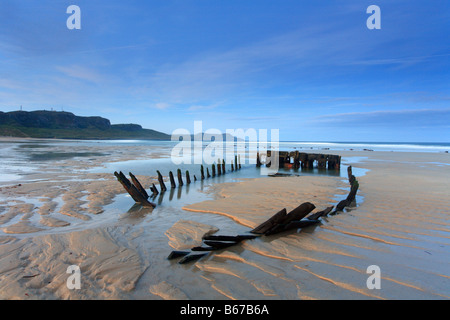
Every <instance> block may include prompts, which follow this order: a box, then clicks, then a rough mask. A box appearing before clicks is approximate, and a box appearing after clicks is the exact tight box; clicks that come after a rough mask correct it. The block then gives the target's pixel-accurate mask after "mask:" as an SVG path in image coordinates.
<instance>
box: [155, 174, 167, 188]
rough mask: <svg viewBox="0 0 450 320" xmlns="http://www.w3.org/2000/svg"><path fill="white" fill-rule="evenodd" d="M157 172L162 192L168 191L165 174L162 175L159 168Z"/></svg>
mask: <svg viewBox="0 0 450 320" xmlns="http://www.w3.org/2000/svg"><path fill="white" fill-rule="evenodd" d="M156 173H157V174H158V182H159V186H160V187H161V193H164V192H165V191H167V188H166V185H165V183H164V179H163V176H162V174H161V172H159V170H157V171H156Z"/></svg>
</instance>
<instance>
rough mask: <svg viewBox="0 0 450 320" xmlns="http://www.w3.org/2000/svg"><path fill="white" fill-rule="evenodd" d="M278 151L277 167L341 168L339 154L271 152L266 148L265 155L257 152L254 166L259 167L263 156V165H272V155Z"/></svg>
mask: <svg viewBox="0 0 450 320" xmlns="http://www.w3.org/2000/svg"><path fill="white" fill-rule="evenodd" d="M276 153H278V167H279V168H286V169H299V168H304V169H313V168H314V167H317V168H319V169H329V170H340V168H341V156H339V155H333V154H319V153H306V152H299V151H277V152H273V151H271V150H267V152H266V154H265V157H264V154H260V153H259V152H258V153H257V158H256V166H257V167H261V166H262V165H263V162H262V161H261V159H263V160H264V158H265V159H266V160H268V161H267V163H265V165H266V166H267V167H271V166H272V161H271V160H272V155H274V156H275V154H276Z"/></svg>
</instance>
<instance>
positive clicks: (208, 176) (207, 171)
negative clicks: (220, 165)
mask: <svg viewBox="0 0 450 320" xmlns="http://www.w3.org/2000/svg"><path fill="white" fill-rule="evenodd" d="M206 177H207V178H211V175H210V174H209V168H206Z"/></svg>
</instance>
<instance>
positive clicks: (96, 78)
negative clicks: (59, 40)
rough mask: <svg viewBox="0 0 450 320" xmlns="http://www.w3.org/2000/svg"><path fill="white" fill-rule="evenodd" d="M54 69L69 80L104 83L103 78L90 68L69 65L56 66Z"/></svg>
mask: <svg viewBox="0 0 450 320" xmlns="http://www.w3.org/2000/svg"><path fill="white" fill-rule="evenodd" d="M56 69H57V70H58V71H60V72H62V73H63V74H65V75H66V76H69V77H71V78H76V79H80V80H85V81H89V82H93V83H101V82H103V81H104V77H103V76H102V75H101V74H100V73H98V72H97V71H96V70H94V69H91V68H87V67H83V66H79V65H70V66H57V67H56Z"/></svg>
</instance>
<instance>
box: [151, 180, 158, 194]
mask: <svg viewBox="0 0 450 320" xmlns="http://www.w3.org/2000/svg"><path fill="white" fill-rule="evenodd" d="M150 190H151V191H152V192H153V195H154V196H157V195H158V194H159V191H158V189H157V188H156V186H155V184H154V183H152V187H151V189H150Z"/></svg>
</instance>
